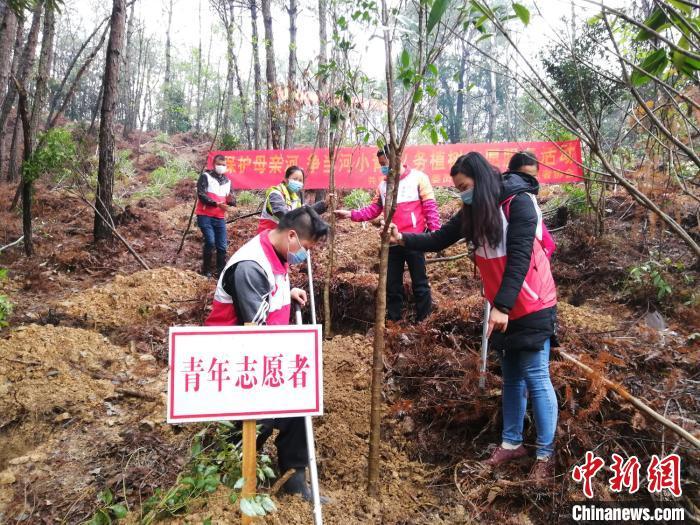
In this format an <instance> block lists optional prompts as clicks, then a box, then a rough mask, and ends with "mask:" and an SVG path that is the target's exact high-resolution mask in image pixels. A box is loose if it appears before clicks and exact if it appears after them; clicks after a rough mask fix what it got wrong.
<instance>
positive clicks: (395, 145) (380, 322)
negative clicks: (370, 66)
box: [367, 0, 463, 497]
mask: <svg viewBox="0 0 700 525" xmlns="http://www.w3.org/2000/svg"><path fill="white" fill-rule="evenodd" d="M448 7H449V1H448V0H434V1H433V2H430V1H427V2H424V1H419V2H416V3H413V4H411V11H412V13H411V14H412V16H411V19H410V21H409V19H408V16H407V15H406V13H405V12H402V13H401V15H402V16H397V15H399V12H398V10H397V9H391V10H390V9H389V7H388V5H387V2H386V0H382V1H381V4H380V11H379V22H380V26H381V29H382V32H383V39H384V54H385V76H386V88H387V95H386V128H385V129H386V133H385V134H384V136H383V139H382V140H380V143H382V142H383V143H385V144H386V146H387V149H388V153H389V155H388V156H389V163H390V170H391V171H390V174H389V176H388V177H387V189H386V199H385V202H384V226H383V228H382V231H381V244H380V252H379V282H378V284H377V296H376V303H375V319H374V345H373V355H372V385H371V409H370V438H369V457H368V474H367V492H368V494H369V495H370V496H372V497H378V495H379V467H380V465H379V458H380V446H381V417H382V388H383V386H384V380H383V379H384V348H385V339H384V336H385V327H386V326H385V316H386V284H387V269H388V260H389V238H390V228H389V227H390V224H391V221H392V218H393V216H394V212H395V210H396V197H397V194H398V184H399V177H400V174H401V171H402V169H401V159H402V156H403V152H404V148H405V146H406V143H407V141H408V138H409V135H410V133H411V131H412V130H413V129H414V128H415V127H416V126H417V125H418V124H419V123H421V122H422V129H423V130H424V131H426V132H428V134H429V135H430V136H431V139H432V141H433V142H434V143H436V142H437V141H438V138H439V135H442V136H443V138H445V137H446V132H445V130H444V128H442V126H441V125H440V120H441V117H440V115H436V116H435V117H429V118H426V117H424V116H423V115H424V114H427V113H428V111H429V110H428V109H427V107H426V102H428V100H429V99H432V98H434V97H435V96H436V95H437V89H436V85H437V81H438V70H437V67H436V66H435V61H436V60H437V58H438V57H439V56H440V53H441V52H442V50H443V49H444V48H445V46H446V44H447V42H448V39H449V38H450V34H451V31H450V30H452V31H453V30H454V28H455V27H458V26H459V25H461V20H462V18H463V12H462V11H460V10H458V11H456V12H455V13H451V14H450V15H451V16H445V13H446V11H447V10H448ZM397 34H403V35H404V39H403V42H402V43H403V50H402V51H401V53H400V55H399V60H398V63H397V64H395V63H394V60H396V58H397V57H396V55H395V53H394V48H393V44H394V41H395V39H396V35H397ZM397 83H398V85H397ZM399 89H400V91H399Z"/></svg>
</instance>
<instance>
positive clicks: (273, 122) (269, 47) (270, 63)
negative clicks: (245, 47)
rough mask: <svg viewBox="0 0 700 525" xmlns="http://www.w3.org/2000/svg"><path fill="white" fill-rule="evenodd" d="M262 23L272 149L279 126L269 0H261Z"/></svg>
mask: <svg viewBox="0 0 700 525" xmlns="http://www.w3.org/2000/svg"><path fill="white" fill-rule="evenodd" d="M262 13H263V25H264V26H265V58H266V65H265V77H266V80H267V112H268V120H269V123H270V124H269V125H270V140H271V141H272V149H280V148H281V138H282V137H281V133H282V130H281V126H280V112H279V96H278V94H277V73H276V70H275V39H274V35H273V33H272V12H271V6H270V0H262Z"/></svg>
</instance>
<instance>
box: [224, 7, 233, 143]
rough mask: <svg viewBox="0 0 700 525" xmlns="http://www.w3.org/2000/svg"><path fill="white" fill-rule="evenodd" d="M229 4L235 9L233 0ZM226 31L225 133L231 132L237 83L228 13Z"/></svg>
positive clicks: (231, 28)
mask: <svg viewBox="0 0 700 525" xmlns="http://www.w3.org/2000/svg"><path fill="white" fill-rule="evenodd" d="M227 1H228V5H230V6H231V11H233V0H227ZM224 9H227V7H224ZM224 31H226V88H225V89H226V98H225V102H224V114H223V122H222V126H221V128H222V130H223V132H224V134H230V133H231V107H232V106H233V87H234V83H235V72H234V68H233V62H234V54H233V53H234V51H233V45H234V43H233V19H232V18H231V17H230V16H229V14H228V13H227V15H226V19H225V20H224Z"/></svg>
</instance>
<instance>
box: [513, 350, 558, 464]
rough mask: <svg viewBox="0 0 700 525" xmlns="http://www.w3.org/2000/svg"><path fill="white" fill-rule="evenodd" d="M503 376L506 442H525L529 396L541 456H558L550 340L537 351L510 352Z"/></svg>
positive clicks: (555, 402)
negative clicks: (555, 439)
mask: <svg viewBox="0 0 700 525" xmlns="http://www.w3.org/2000/svg"><path fill="white" fill-rule="evenodd" d="M501 371H502V373H503V434H502V437H503V441H504V442H506V443H510V444H511V445H519V444H521V443H522V442H523V423H524V422H525V409H526V408H527V396H528V394H529V397H530V400H531V402H532V412H533V415H534V419H535V429H536V430H537V443H536V445H537V457H538V458H546V457H549V456H551V455H552V454H553V453H554V433H555V431H556V429H557V414H558V408H557V396H556V394H555V393H554V387H553V386H552V381H551V379H550V378H549V339H547V340H546V341H545V342H544V345H543V346H542V348H541V349H540V350H539V351H537V352H528V351H517V350H516V351H512V350H506V351H505V352H504V353H503V355H502V357H501Z"/></svg>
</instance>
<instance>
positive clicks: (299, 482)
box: [280, 468, 330, 505]
mask: <svg viewBox="0 0 700 525" xmlns="http://www.w3.org/2000/svg"><path fill="white" fill-rule="evenodd" d="M305 472H306V469H303V468H298V469H295V471H294V474H292V476H291V477H290V478H289V479H288V480H287V481H286V482H285V484H284V485H282V488H281V489H280V492H282V493H283V494H290V495H294V494H298V495H299V496H301V497H302V499H303V500H304V501H310V502H312V503H313V501H314V497H313V494H312V493H311V488H310V487H309V485H308V484H307V483H306V475H305ZM320 499H321V504H324V505H325V504H326V503H329V502H330V499H329V498H326V497H325V496H320Z"/></svg>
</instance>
